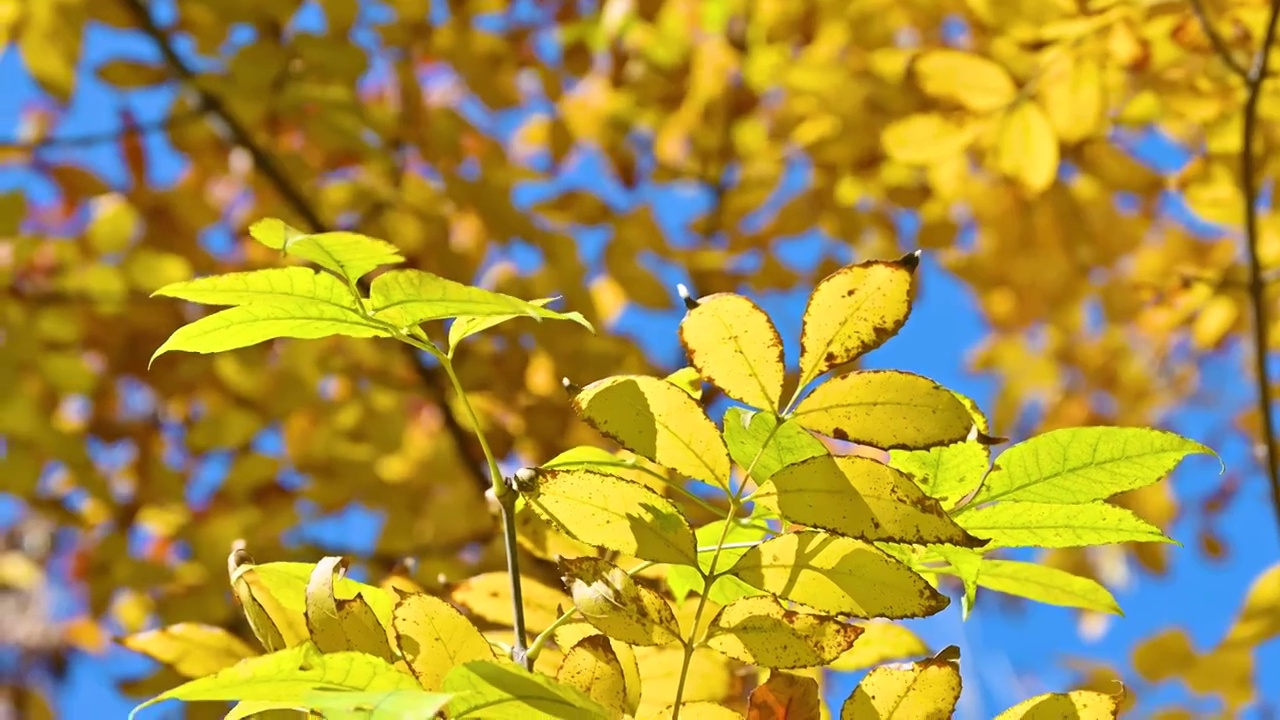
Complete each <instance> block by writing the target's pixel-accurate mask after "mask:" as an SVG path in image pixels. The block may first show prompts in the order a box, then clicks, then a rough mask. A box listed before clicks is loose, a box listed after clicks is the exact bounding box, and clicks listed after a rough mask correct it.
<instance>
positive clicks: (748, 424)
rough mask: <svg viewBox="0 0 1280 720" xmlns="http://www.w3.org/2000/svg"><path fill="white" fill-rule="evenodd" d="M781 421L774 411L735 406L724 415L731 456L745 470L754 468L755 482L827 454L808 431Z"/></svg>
mask: <svg viewBox="0 0 1280 720" xmlns="http://www.w3.org/2000/svg"><path fill="white" fill-rule="evenodd" d="M779 422H780V419H779V418H778V416H777V415H774V414H773V413H771V412H755V411H751V410H744V409H742V408H738V407H731V408H729V409H728V410H726V411H725V413H724V441H725V444H726V445H728V447H729V456H730V457H732V458H733V461H734V462H735V463H737V464H738V466H739V467H741V468H743V469H744V470H745V469H747V468H751V479H752V480H755V481H756V483H757V484H760V483H763V482H764V481H766V480H768V479H769V478H770V477H773V474H774V473H776V472H778V471H779V470H781V469H782V468H784V467H786V466H788V465H793V464H795V463H798V462H800V461H802V460H808V459H809V458H812V457H817V456H819V455H826V454H827V446H826V445H823V444H822V441H821V440H819V439H818V438H816V437H814V436H813V435H812V434H811V433H810V432H809V431H808V430H805V429H804V428H802V427H800V426H799V425H797V424H796V423H795V422H792V421H790V420H786V421H781V424H779ZM761 448H763V451H762V450H761ZM757 455H758V457H757ZM752 461H754V463H755V464H754V465H753V464H752Z"/></svg>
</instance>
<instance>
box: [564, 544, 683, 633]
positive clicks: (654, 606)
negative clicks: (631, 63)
mask: <svg viewBox="0 0 1280 720" xmlns="http://www.w3.org/2000/svg"><path fill="white" fill-rule="evenodd" d="M560 569H561V572H562V573H564V582H565V587H567V588H568V590H569V593H570V594H571V595H572V596H573V604H574V605H575V606H576V607H577V608H578V610H579V611H580V612H581V613H582V617H583V618H585V619H586V621H587V622H589V623H591V624H592V625H594V626H595V627H596V628H597V629H599V630H600V632H603V633H604V634H605V635H608V636H609V637H611V638H616V639H618V640H621V641H623V642H625V643H629V644H631V645H665V644H666V643H670V642H675V641H676V640H678V639H679V638H680V628H679V626H678V625H677V624H676V618H675V614H674V613H673V612H672V611H671V606H670V605H668V604H667V601H666V600H664V599H663V598H662V596H661V595H659V594H657V593H656V592H654V591H652V590H650V589H648V588H646V587H644V586H642V585H638V584H636V582H635V581H634V580H632V579H631V577H630V576H629V575H627V574H626V573H625V572H623V571H622V570H621V569H620V568H618V567H617V566H616V565H614V564H612V563H610V562H608V561H605V560H600V559H597V558H573V559H565V560H561V561H560Z"/></svg>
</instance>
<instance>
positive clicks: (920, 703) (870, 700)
mask: <svg viewBox="0 0 1280 720" xmlns="http://www.w3.org/2000/svg"><path fill="white" fill-rule="evenodd" d="M958 654H959V651H958V650H957V649H956V648H955V646H951V647H949V648H947V649H945V650H943V651H942V652H941V653H939V654H938V657H934V658H930V659H928V660H921V661H920V662H917V663H912V664H911V665H910V666H908V667H906V668H896V667H891V666H884V667H878V668H876V669H874V670H872V671H871V672H869V673H867V676H866V677H865V678H863V679H862V682H860V683H858V687H857V688H855V689H854V691H853V694H851V695H850V696H849V699H847V700H845V702H844V707H842V708H841V709H840V720H948V719H949V718H950V717H951V715H952V713H954V712H955V709H956V702H957V701H958V700H959V699H960V668H959V667H957V666H956V663H955V662H954V661H953V660H951V659H944V656H950V657H958Z"/></svg>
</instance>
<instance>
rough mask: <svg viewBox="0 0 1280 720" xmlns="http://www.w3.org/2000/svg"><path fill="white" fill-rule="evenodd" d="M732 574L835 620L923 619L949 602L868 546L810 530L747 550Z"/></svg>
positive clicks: (903, 566) (768, 541)
mask: <svg viewBox="0 0 1280 720" xmlns="http://www.w3.org/2000/svg"><path fill="white" fill-rule="evenodd" d="M730 572H731V573H732V574H733V575H734V576H736V577H738V578H739V579H741V580H743V581H744V582H746V583H747V584H748V585H751V586H754V587H758V588H760V589H761V590H766V591H768V592H771V593H773V594H775V595H777V596H779V597H781V598H783V599H786V600H792V601H794V602H798V603H801V604H804V605H807V606H809V607H811V608H814V609H816V610H821V611H823V612H829V613H834V614H838V615H852V616H855V617H864V618H871V617H885V618H906V617H924V616H926V615H933V614H934V613H937V612H939V611H941V610H942V609H943V608H945V607H946V606H947V604H948V602H949V600H948V599H947V596H945V595H942V594H940V593H939V592H938V591H937V590H935V589H934V588H933V587H932V586H931V585H929V583H928V582H927V581H926V580H925V579H924V578H922V577H920V576H919V575H917V574H916V573H915V572H913V571H912V570H911V569H910V568H908V567H907V566H906V565H903V564H902V563H900V562H898V561H897V560H894V559H893V558H892V557H890V556H889V555H887V554H886V553H885V552H884V551H882V550H880V549H879V548H877V547H876V546H874V545H872V544H871V543H869V542H866V541H863V540H855V539H853V538H847V537H842V536H840V535H832V534H830V533H825V532H818V531H814V530H805V531H801V532H792V533H786V534H784V535H779V536H778V537H776V538H774V539H772V540H766V541H765V542H763V543H761V544H759V545H757V546H755V547H753V548H751V549H750V550H747V552H746V553H744V554H743V556H742V557H741V558H740V559H739V560H738V562H737V563H736V564H735V565H734V566H733V568H732V569H731V570H730Z"/></svg>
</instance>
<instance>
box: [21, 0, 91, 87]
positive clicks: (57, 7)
mask: <svg viewBox="0 0 1280 720" xmlns="http://www.w3.org/2000/svg"><path fill="white" fill-rule="evenodd" d="M85 4H86V3H83V2H80V0H47V1H43V0H42V1H41V2H31V3H25V6H26V16H25V17H24V18H23V21H22V24H21V26H20V28H19V30H18V53H19V54H20V55H21V56H22V61H23V63H24V64H26V66H27V72H29V73H30V74H31V77H32V78H33V79H34V80H35V81H36V82H37V83H38V84H39V85H40V89H42V90H44V91H45V92H47V93H49V94H50V95H52V96H53V97H54V98H56V99H57V100H59V101H60V102H64V103H65V102H68V101H69V100H70V99H71V94H72V92H73V91H74V90H75V86H76V66H77V65H79V63H80V51H81V48H80V45H81V42H80V41H81V36H82V34H83V32H84V26H85V24H86V23H85V22H84V5H85Z"/></svg>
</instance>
